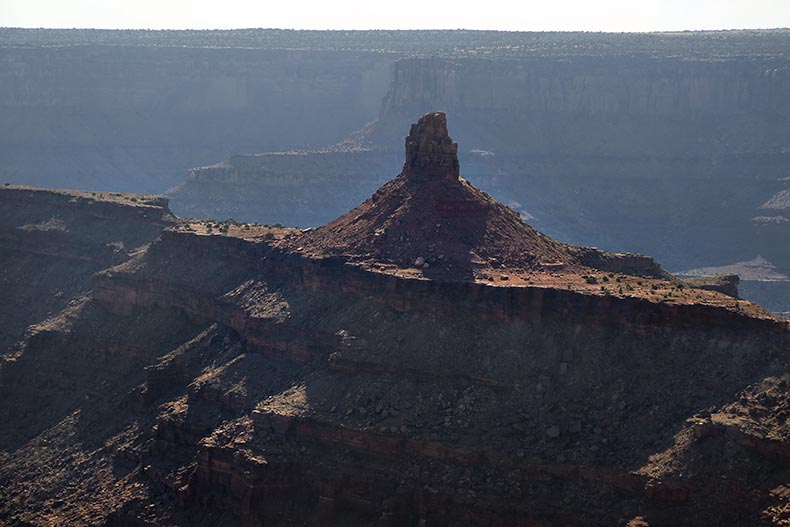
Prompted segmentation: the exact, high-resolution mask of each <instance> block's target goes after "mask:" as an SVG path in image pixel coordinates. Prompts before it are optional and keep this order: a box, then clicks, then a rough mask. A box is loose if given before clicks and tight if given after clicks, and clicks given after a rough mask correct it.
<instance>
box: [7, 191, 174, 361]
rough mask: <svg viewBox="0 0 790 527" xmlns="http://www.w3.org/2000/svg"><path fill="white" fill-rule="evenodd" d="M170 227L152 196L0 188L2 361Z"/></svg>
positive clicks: (164, 206) (161, 201) (163, 203)
mask: <svg viewBox="0 0 790 527" xmlns="http://www.w3.org/2000/svg"><path fill="white" fill-rule="evenodd" d="M174 223H175V217H174V216H173V215H172V214H171V213H170V209H169V208H168V203H167V200H166V199H165V198H162V197H158V196H144V195H138V194H118V193H114V194H108V193H97V192H94V193H89V192H70V191H49V190H43V189H34V188H28V187H11V186H9V187H0V249H2V255H1V256H0V262H2V266H0V267H2V272H0V293H2V296H3V298H4V299H5V300H4V301H3V302H2V304H1V305H0V318H1V319H2V320H3V324H2V327H0V355H5V354H6V353H8V352H11V351H12V348H13V347H14V346H15V344H16V343H17V342H18V341H19V339H20V338H21V337H22V334H23V333H24V331H25V328H26V327H27V326H28V325H29V324H32V323H34V322H38V321H40V320H41V319H42V318H44V317H45V316H47V315H51V314H53V313H56V312H58V311H60V310H61V309H63V308H64V307H66V306H67V305H68V304H69V302H71V301H73V300H74V298H78V297H80V296H81V295H83V294H85V293H87V292H88V291H89V290H90V287H91V276H92V275H93V273H95V272H96V271H98V270H100V269H103V268H105V267H107V266H109V265H114V264H117V263H120V262H123V261H125V260H127V259H128V258H129V257H130V255H131V254H133V253H134V251H135V250H138V249H139V248H140V247H141V246H143V245H145V244H147V243H149V242H151V241H152V240H153V239H155V238H156V237H157V236H158V235H159V233H160V232H161V231H162V230H163V229H164V228H165V227H166V226H168V225H173V224H174ZM1 368H2V366H0V369H1Z"/></svg>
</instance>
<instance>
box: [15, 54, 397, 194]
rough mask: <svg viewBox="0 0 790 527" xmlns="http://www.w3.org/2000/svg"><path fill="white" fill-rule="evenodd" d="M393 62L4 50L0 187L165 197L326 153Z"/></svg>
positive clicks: (363, 116)
mask: <svg viewBox="0 0 790 527" xmlns="http://www.w3.org/2000/svg"><path fill="white" fill-rule="evenodd" d="M296 49H298V48H296ZM391 62H392V59H391V58H390V57H389V56H388V55H387V54H385V53H377V52H364V51H360V52H344V51H320V50H315V51H298V50H295V49H294V48H290V49H289V48H280V49H249V48H240V47H237V46H223V47H202V46H201V45H200V44H199V43H198V44H196V45H195V46H181V45H177V46H155V47H146V46H140V45H136V46H135V45H132V46H125V45H113V44H112V43H110V44H107V45H84V46H69V45H66V44H62V45H55V46H36V45H35V42H33V43H32V44H30V45H21V46H13V47H5V48H3V53H2V54H1V55H0V100H2V102H1V103H0V105H2V106H1V107H2V113H3V115H4V119H3V122H2V123H0V155H1V156H2V158H3V160H4V161H3V164H2V167H0V182H10V183H16V184H26V185H35V186H41V187H49V188H80V189H86V190H97V191H98V190H100V191H124V192H156V193H162V192H164V191H165V190H167V189H169V188H170V187H172V186H174V185H176V184H177V183H178V182H180V181H181V179H182V178H183V176H184V174H185V173H186V172H187V171H188V170H189V169H190V168H191V167H194V166H200V165H206V164H210V163H215V162H216V161H218V160H221V159H225V158H226V157H228V156H230V155H235V154H239V153H244V152H266V151H272V150H275V151H276V150H287V149H294V148H311V147H312V148H316V147H320V146H323V145H326V144H332V143H335V142H337V141H340V140H341V139H343V137H344V136H345V135H347V134H348V133H350V132H352V131H353V130H355V129H357V128H359V127H361V126H364V125H365V124H366V123H367V122H369V121H370V120H372V119H373V118H374V117H375V114H376V109H377V107H378V105H379V102H380V99H381V94H382V93H383V92H384V91H385V89H386V83H387V81H388V78H389V68H390V64H391Z"/></svg>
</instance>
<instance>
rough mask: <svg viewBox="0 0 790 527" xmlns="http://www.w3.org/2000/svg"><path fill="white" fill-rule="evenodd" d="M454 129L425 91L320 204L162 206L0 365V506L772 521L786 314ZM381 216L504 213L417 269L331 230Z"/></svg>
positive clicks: (15, 514) (783, 451)
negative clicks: (651, 247) (483, 184)
mask: <svg viewBox="0 0 790 527" xmlns="http://www.w3.org/2000/svg"><path fill="white" fill-rule="evenodd" d="M455 152H456V145H455V143H453V142H452V140H451V139H450V138H449V135H448V134H447V130H446V121H445V117H444V115H443V114H438V113H433V114H429V115H426V116H424V117H423V118H422V119H421V120H420V122H419V123H417V124H415V125H414V127H413V128H412V131H411V134H410V135H409V137H408V139H407V141H406V154H407V155H406V163H405V166H404V169H403V171H402V173H401V174H400V175H399V176H398V177H397V178H396V179H395V180H393V182H390V183H387V184H386V185H385V186H384V187H382V189H381V191H380V192H378V193H377V196H378V199H375V200H374V199H371V201H369V202H367V203H365V204H363V205H361V206H360V207H359V208H358V209H356V210H355V211H352V212H351V213H349V215H347V216H342V217H341V218H340V219H339V220H338V221H337V222H335V223H333V224H329V225H327V226H324V227H321V228H319V229H315V230H310V231H306V232H305V231H300V230H297V229H283V228H272V227H264V226H258V225H245V224H238V223H233V224H226V225H225V226H223V228H222V229H220V230H219V232H218V231H217V230H215V229H214V228H213V226H212V227H209V223H208V222H204V221H203V222H202V221H183V222H181V223H179V224H178V225H175V226H173V227H172V228H169V229H167V230H166V231H165V232H164V233H163V234H162V235H161V236H160V237H159V238H158V239H157V240H156V241H154V242H153V243H151V244H150V246H148V247H147V248H145V250H143V251H140V252H139V253H138V254H136V255H134V257H133V258H131V259H128V260H127V261H124V262H122V263H120V264H118V265H114V266H112V267H110V268H108V269H105V270H103V271H101V272H99V273H98V274H96V276H95V278H94V283H93V292H92V294H90V295H87V296H86V297H85V298H84V299H82V301H80V302H78V303H76V304H74V305H72V306H70V307H68V308H67V309H65V310H63V311H62V312H60V313H57V314H56V315H54V316H52V317H50V318H48V319H47V320H44V321H42V322H40V323H38V324H36V325H35V326H34V327H32V328H31V329H30V331H29V333H28V336H27V338H26V339H25V341H24V342H23V344H22V346H21V348H20V351H19V354H18V355H17V356H16V357H15V360H14V361H13V362H11V363H9V364H8V365H7V366H6V368H4V369H3V370H2V371H0V390H2V395H3V397H2V398H0V401H2V402H0V418H2V420H3V422H4V423H9V424H10V426H7V427H4V429H3V431H2V433H1V434H0V483H2V484H0V504H2V505H0V519H2V520H3V521H7V522H10V523H12V524H13V523H22V522H24V523H26V524H29V525H46V524H52V523H69V524H71V525H116V526H117V525H140V524H143V525H149V526H159V525H161V526H164V525H184V526H186V525H197V526H202V525H223V526H232V525H233V526H237V525H260V524H271V525H294V524H302V525H360V526H361V525H371V524H379V525H414V526H419V525H447V524H454V525H469V526H471V525H523V526H535V525H542V526H555V525H556V526H560V525H562V526H568V525H580V526H581V525H585V526H587V525H601V526H604V525H612V524H617V523H618V522H620V523H623V524H626V523H628V522H629V521H631V520H633V521H634V522H637V518H639V520H638V521H639V522H642V523H643V524H644V523H648V524H649V525H652V526H662V525H666V526H668V525H683V526H686V525H688V526H696V525H717V524H738V525H744V526H752V525H753V526H758V525H780V524H781V521H782V520H781V518H782V511H783V510H784V509H783V507H786V504H785V500H786V494H787V493H786V492H785V491H784V490H782V489H784V488H785V486H786V485H787V482H788V473H787V471H786V463H787V459H788V458H787V452H788V447H787V437H786V434H785V428H786V426H785V424H786V423H785V421H786V419H785V418H784V413H783V410H782V409H783V408H784V407H785V406H786V405H787V404H786V403H787V401H786V400H787V399H788V396H787V394H788V393H789V392H790V389H788V385H787V382H785V380H784V377H783V376H784V375H785V374H786V371H787V368H788V367H790V365H788V363H787V357H786V351H787V349H788V346H790V328H789V326H788V323H787V322H784V321H780V320H778V319H776V318H774V317H772V316H770V315H768V314H767V313H765V312H764V311H762V310H761V309H760V308H759V307H758V306H755V305H753V304H750V303H749V302H746V301H742V300H738V299H735V298H732V297H729V296H727V295H724V294H722V293H719V292H716V291H710V290H702V289H695V288H691V287H689V286H687V285H684V284H682V283H680V282H679V281H677V280H675V279H674V278H673V277H671V276H669V275H667V274H665V273H661V272H658V273H653V275H650V273H640V272H639V270H635V269H633V268H630V269H626V268H627V267H629V266H633V264H634V263H635V262H637V263H638V262H641V261H643V260H641V259H640V258H639V257H637V256H634V255H630V256H627V255H615V254H609V253H603V252H601V251H597V250H594V249H583V248H576V247H572V246H568V245H565V244H560V243H558V242H555V241H553V240H551V239H550V238H548V237H546V236H545V235H541V234H540V233H538V232H537V231H535V230H534V229H532V228H529V227H527V226H526V225H524V224H523V223H519V222H520V221H521V220H520V219H519V218H518V215H517V214H516V213H514V212H513V211H509V210H506V209H505V208H504V207H502V206H501V205H498V204H497V203H496V202H494V200H493V199H491V198H490V197H487V196H486V195H485V194H483V193H482V192H480V191H478V190H477V189H475V188H474V187H472V186H471V185H470V184H469V183H467V182H464V181H463V180H462V179H460V176H459V172H460V170H459V167H458V164H457V158H456V156H455ZM393 188H395V189H397V192H394V191H393ZM448 188H449V189H450V190H448ZM423 194H424V195H423ZM396 196H400V197H401V198H402V199H401V200H400V203H401V204H402V205H404V206H405V208H404V209H402V210H401V209H397V208H395V209H392V208H391V207H390V205H391V204H394V203H395V201H396ZM459 196H460V197H463V198H464V199H456V198H458V197H459ZM448 197H450V198H454V199H452V200H450V201H449V202H447V201H444V200H446V199H447V198H448ZM429 198H430V199H429ZM421 199H424V200H425V201H424V202H419V200H421ZM410 200H415V201H416V202H419V203H417V204H419V205H420V206H419V207H416V208H414V209H411V208H409V206H408V204H409V201H410ZM447 203H451V204H455V205H456V206H455V207H448V206H437V205H441V204H445V205H447ZM460 205H464V206H460ZM471 205H475V207H471ZM482 206H485V207H487V211H488V212H487V214H486V215H480V214H477V208H479V207H482ZM379 207H382V208H381V209H380V210H379ZM470 210H471V211H472V213H471V214H467V213H468V212H469V211H470ZM382 211H387V213H386V214H385V213H384V212H382ZM379 213H380V214H379ZM387 217H392V218H396V219H400V220H402V222H403V223H404V224H408V222H409V221H412V220H415V218H419V219H420V220H422V221H423V223H428V221H429V220H430V222H431V223H429V224H432V225H435V224H436V223H437V222H448V221H449V222H452V223H453V226H454V228H455V229H459V230H460V232H466V231H465V230H464V229H466V230H468V229H471V228H472V227H473V226H474V225H479V224H482V225H488V226H490V225H492V224H491V223H486V221H487V220H491V219H492V218H494V219H495V220H496V221H494V223H493V226H494V227H495V228H496V229H500V228H501V229H504V230H501V231H500V230H497V232H500V233H503V234H506V235H507V236H508V237H509V238H508V239H505V240H500V241H499V243H500V244H502V245H497V243H496V242H495V241H494V240H491V239H487V238H486V237H485V236H483V237H482V238H480V239H470V238H467V237H461V238H459V239H452V238H448V237H446V236H443V235H442V233H441V232H440V233H439V234H437V235H435V243H436V244H437V246H439V245H441V244H442V243H444V242H446V241H447V240H450V241H451V242H452V243H451V246H450V247H451V248H454V249H455V251H456V252H450V251H448V254H449V255H451V256H456V255H457V254H460V251H462V250H468V251H474V252H475V253H478V252H479V259H480V264H479V265H480V267H479V268H477V271H481V270H482V271H484V272H482V273H476V274H471V275H470V274H466V273H446V274H443V275H436V276H431V269H432V268H434V267H439V265H438V264H437V265H433V264H431V265H429V266H427V267H426V266H425V265H424V264H425V263H427V262H421V264H420V265H417V263H416V262H410V261H408V260H410V259H411V256H412V255H411V254H409V258H408V260H405V261H401V260H398V258H397V256H396V255H395V253H391V252H389V247H388V246H387V245H386V244H385V245H382V246H381V249H382V251H381V252H380V253H378V254H376V253H375V252H369V251H371V250H372V251H375V248H376V247H377V245H376V244H377V243H380V242H375V241H374V240H375V239H376V238H378V237H377V236H376V229H374V230H373V232H368V233H367V234H365V233H364V232H363V229H360V230H353V226H354V225H356V224H358V225H360V226H364V227H367V228H373V227H374V226H376V225H378V223H377V222H378V221H379V220H380V219H383V218H387ZM353 218H359V219H358V221H357V222H354V221H352V219H353ZM415 225H416V223H415ZM338 226H340V227H343V228H342V229H340V230H338V229H337V227H338ZM391 228H392V229H393V230H395V231H396V232H397V225H392V226H391ZM486 228H488V227H486ZM347 229H349V230H350V232H345V231H346V230H347ZM421 232H422V234H424V235H425V236H426V237H427V236H428V232H429V231H427V230H426V231H424V232H423V231H419V230H415V231H414V235H415V238H414V239H413V240H412V241H413V242H414V243H412V244H411V245H409V244H407V243H405V242H403V243H404V245H403V246H404V250H407V251H408V250H411V248H420V249H424V250H426V251H427V249H428V248H429V247H428V246H424V245H423V244H424V243H425V242H426V241H427V240H426V239H422V238H419V237H416V235H417V234H420V233H421ZM404 233H405V231H404ZM508 245H510V246H512V247H513V248H515V249H518V250H521V251H526V252H527V253H530V254H531V256H530V254H527V255H526V256H524V255H521V256H520V258H522V259H523V258H527V257H530V258H531V259H532V260H533V261H542V260H541V259H542V258H543V257H545V256H546V254H547V252H548V251H552V254H551V256H552V257H554V258H555V259H556V260H557V261H554V262H544V263H546V264H550V263H553V264H556V263H562V264H564V265H562V266H558V265H554V266H552V265H541V266H535V267H531V266H523V267H519V266H518V265H519V264H522V263H523V261H524V260H519V259H516V258H512V257H511V255H510V253H507V252H502V251H503V249H504V248H505V247H507V246H508ZM516 252H518V251H513V253H516ZM532 253H534V254H532ZM643 258H644V257H643ZM494 260H496V261H494ZM591 262H594V263H597V264H601V265H603V264H604V263H606V264H607V265H610V266H611V268H612V269H614V268H615V267H616V266H617V265H620V266H621V267H622V268H623V270H601V269H600V268H596V267H594V266H592V265H591ZM500 264H501V265H500ZM624 270H627V271H628V272H624ZM643 270H644V269H643ZM653 271H655V268H653ZM659 271H660V268H659ZM645 274H647V275H645ZM56 372H57V375H56ZM34 409H35V410H36V411H34ZM38 409H43V410H41V411H38ZM775 409H778V410H775ZM744 495H747V496H749V498H750V499H742V497H743V496H744Z"/></svg>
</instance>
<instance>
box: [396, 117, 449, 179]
mask: <svg viewBox="0 0 790 527" xmlns="http://www.w3.org/2000/svg"><path fill="white" fill-rule="evenodd" d="M403 172H404V174H405V175H406V176H407V177H409V178H415V179H416V178H447V179H450V180H458V175H459V165H458V143H453V140H452V139H450V136H449V135H448V133H447V116H446V115H445V114H444V112H431V113H428V114H425V115H423V116H422V117H420V120H419V121H417V123H416V124H413V125H411V130H410V131H409V136H408V137H407V138H406V163H405V164H404V165H403Z"/></svg>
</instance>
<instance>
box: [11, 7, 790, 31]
mask: <svg viewBox="0 0 790 527" xmlns="http://www.w3.org/2000/svg"><path fill="white" fill-rule="evenodd" d="M0 26H5V27H97V28H135V29H139V28H150V29H164V28H171V29H185V28H194V29H226V28H249V27H267V28H271V27H277V28H294V29H371V28H376V29H457V28H467V29H501V30H584V31H667V30H684V29H734V28H774V27H790V0H525V1H521V2H518V1H504V0H478V1H454V2H451V1H444V0H387V1H385V2H380V1H374V0H368V1H365V0H325V1H317V0H310V1H308V0H277V1H272V0H257V1H248V0H0Z"/></svg>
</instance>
